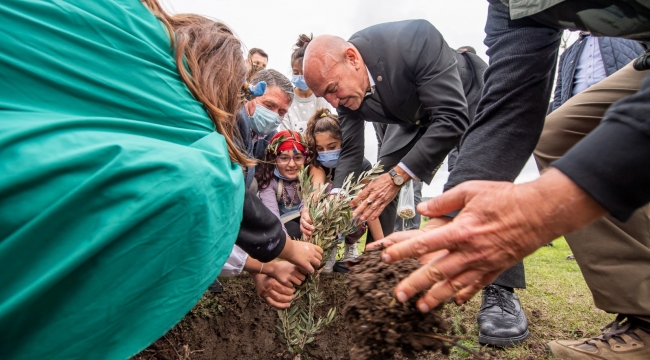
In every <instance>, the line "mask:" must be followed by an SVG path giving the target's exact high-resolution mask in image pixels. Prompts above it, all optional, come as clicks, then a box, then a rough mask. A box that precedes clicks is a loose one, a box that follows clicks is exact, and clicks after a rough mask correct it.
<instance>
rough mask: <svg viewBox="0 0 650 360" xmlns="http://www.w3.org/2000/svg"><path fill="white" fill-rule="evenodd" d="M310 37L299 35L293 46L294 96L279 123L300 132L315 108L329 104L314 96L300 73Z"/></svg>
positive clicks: (303, 130) (304, 127) (287, 128)
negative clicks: (287, 110)
mask: <svg viewBox="0 0 650 360" xmlns="http://www.w3.org/2000/svg"><path fill="white" fill-rule="evenodd" d="M312 37H313V36H307V35H305V34H302V35H300V36H299V37H298V41H297V42H296V44H295V45H294V47H293V49H294V50H293V54H291V70H292V73H293V76H292V77H291V83H292V84H293V86H294V89H293V92H294V94H295V96H294V97H293V101H292V103H291V106H290V107H289V112H288V113H287V116H286V117H285V120H283V121H282V124H281V125H280V128H281V129H286V130H294V131H297V132H299V133H301V134H304V132H305V130H306V129H307V121H309V117H310V116H311V115H312V114H313V113H314V112H315V111H316V109H319V108H329V104H328V103H327V101H325V99H323V98H320V97H316V95H314V93H313V92H312V91H311V90H310V89H309V88H308V87H307V84H306V83H305V77H304V76H303V73H302V60H303V57H304V56H305V49H306V48H307V45H308V44H309V42H310V41H311V39H312Z"/></svg>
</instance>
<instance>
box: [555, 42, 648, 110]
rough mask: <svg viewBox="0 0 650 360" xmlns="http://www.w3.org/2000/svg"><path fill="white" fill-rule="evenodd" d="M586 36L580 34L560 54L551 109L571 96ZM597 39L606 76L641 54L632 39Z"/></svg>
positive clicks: (637, 45)
mask: <svg viewBox="0 0 650 360" xmlns="http://www.w3.org/2000/svg"><path fill="white" fill-rule="evenodd" d="M586 36H589V35H586ZM586 36H583V35H580V38H579V39H578V40H577V41H576V42H575V43H573V44H572V45H571V46H569V48H567V49H566V51H564V52H563V53H562V56H560V64H559V67H558V71H557V85H555V95H554V96H553V107H552V110H555V109H557V108H559V107H560V105H562V104H564V103H565V102H566V101H567V100H569V99H570V98H571V96H572V93H573V84H574V81H573V78H574V76H575V72H576V66H577V65H578V59H579V58H580V54H581V53H582V50H583V49H584V47H585V44H586V40H585V37H586ZM597 39H598V44H599V47H600V55H601V57H602V59H603V65H604V66H605V72H606V73H607V76H610V75H612V74H613V73H615V72H617V71H618V70H620V69H621V68H623V67H624V66H625V65H627V64H629V63H630V62H631V61H632V60H634V59H636V58H637V57H639V56H640V55H641V54H643V48H642V47H641V45H639V43H638V42H636V41H633V40H628V39H619V38H612V37H597Z"/></svg>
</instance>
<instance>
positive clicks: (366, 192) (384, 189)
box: [350, 166, 410, 222]
mask: <svg viewBox="0 0 650 360" xmlns="http://www.w3.org/2000/svg"><path fill="white" fill-rule="evenodd" d="M395 171H396V172H397V173H398V174H400V175H402V177H403V178H404V181H405V182H406V181H408V180H409V179H410V176H409V175H408V174H407V173H406V172H404V171H403V170H402V169H400V168H399V166H396V167H395ZM399 190H400V188H399V186H397V185H395V183H393V178H392V177H391V176H390V174H388V173H386V174H383V175H380V176H378V177H377V178H376V179H374V180H373V181H371V182H370V184H368V185H367V186H366V187H365V188H363V190H362V191H361V192H360V193H359V195H357V196H356V197H355V198H354V199H353V200H352V201H351V202H350V206H351V207H352V208H353V209H354V217H355V218H356V217H360V218H359V221H361V222H363V221H366V220H375V219H376V218H377V217H378V216H379V214H381V212H382V211H384V208H385V207H386V205H388V203H389V202H391V201H393V199H394V198H395V196H397V193H398V192H399Z"/></svg>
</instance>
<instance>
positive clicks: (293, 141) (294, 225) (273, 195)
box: [255, 130, 308, 239]
mask: <svg viewBox="0 0 650 360" xmlns="http://www.w3.org/2000/svg"><path fill="white" fill-rule="evenodd" d="M307 152H308V150H307V147H306V144H304V143H303V142H302V139H301V137H300V134H299V133H298V132H296V131H290V130H282V131H280V132H278V133H277V134H275V135H274V136H273V138H271V142H270V143H269V146H268V147H267V151H266V155H265V157H264V161H263V162H262V163H261V164H260V165H258V166H257V170H256V172H255V178H256V179H257V183H258V186H259V189H260V199H261V200H262V202H263V203H264V205H266V207H267V208H269V210H271V212H272V213H274V214H275V215H276V216H277V217H278V218H279V219H280V220H281V221H282V222H283V228H284V231H285V233H286V234H287V235H289V236H290V237H291V238H297V239H299V238H300V237H301V236H302V233H301V232H300V223H299V221H300V206H301V204H302V199H301V197H300V181H299V180H298V171H300V168H301V167H302V166H303V165H304V164H305V161H306V159H307Z"/></svg>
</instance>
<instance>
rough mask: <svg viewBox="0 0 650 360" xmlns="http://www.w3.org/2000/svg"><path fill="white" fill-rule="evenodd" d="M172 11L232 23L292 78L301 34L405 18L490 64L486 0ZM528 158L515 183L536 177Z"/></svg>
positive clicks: (221, 1)
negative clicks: (293, 57)
mask: <svg viewBox="0 0 650 360" xmlns="http://www.w3.org/2000/svg"><path fill="white" fill-rule="evenodd" d="M161 2H162V4H163V6H164V7H165V9H167V10H168V11H170V12H171V13H198V14H201V15H206V16H209V17H212V18H215V19H218V20H221V21H223V22H225V23H226V24H228V25H229V26H230V27H231V28H232V29H233V30H234V32H235V33H236V34H237V36H238V37H239V38H240V39H241V40H242V42H243V43H244V45H245V47H246V48H252V47H258V48H262V49H264V51H266V52H267V53H268V54H269V66H268V67H269V68H273V69H276V70H278V71H280V72H282V73H284V74H286V75H290V73H291V66H290V57H291V52H292V46H293V44H294V43H295V41H296V39H297V38H298V35H299V34H302V33H306V34H310V33H313V34H314V35H321V34H332V35H337V36H340V37H342V38H344V39H347V38H349V37H350V36H351V35H352V34H354V33H355V32H356V31H358V30H361V29H363V28H366V27H368V26H371V25H374V24H378V23H383V22H389V21H399V20H406V19H425V20H428V21H429V22H431V23H432V24H433V25H434V26H435V27H436V28H437V29H438V30H439V31H440V32H441V33H442V35H443V36H444V37H445V40H446V41H447V44H449V46H451V47H452V48H458V47H460V46H464V45H471V46H473V47H474V48H476V50H477V51H478V55H479V56H481V57H482V58H483V59H484V60H485V61H486V62H487V61H488V57H487V55H486V54H485V51H486V50H487V48H486V47H485V45H483V38H484V35H485V33H484V31H483V28H484V26H485V19H486V17H487V7H488V2H487V1H485V0H454V1H442V0H427V1H411V0H400V1H396V0H372V1H369V0H360V1H352V0H326V1H325V0H320V1H315V0H300V1H298V0H274V1H268V0H267V1H261V0H247V1H232V0H228V1H225V0H161ZM365 138H366V157H367V158H368V159H369V160H370V161H371V162H374V161H376V159H377V143H376V139H375V134H374V130H373V127H372V124H369V123H367V124H366V136H365ZM446 170H447V166H446V165H444V166H443V167H442V168H441V170H440V171H439V172H438V174H437V175H436V177H435V178H434V181H433V182H432V184H431V186H425V189H424V191H423V192H424V196H434V195H438V194H440V193H441V192H442V186H443V185H444V183H445V181H446V179H447V175H448V173H447V171H446ZM538 176H539V175H538V173H537V167H536V166H535V164H534V161H532V159H531V160H529V161H528V163H527V164H526V167H525V168H524V170H523V171H522V174H521V175H520V177H519V178H518V179H517V182H522V181H530V180H533V179H535V178H537V177H538Z"/></svg>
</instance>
